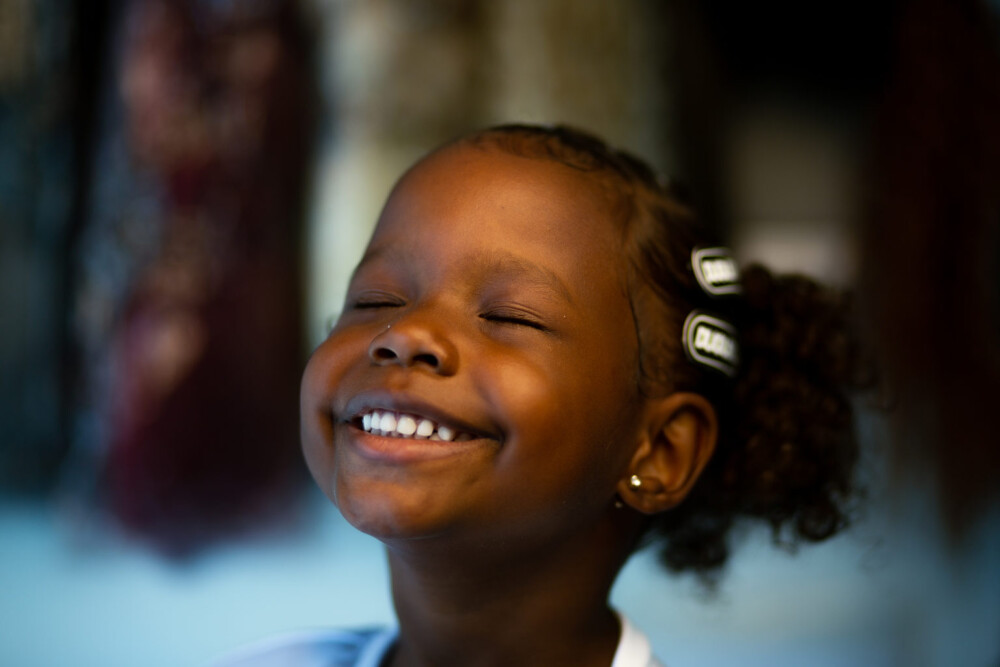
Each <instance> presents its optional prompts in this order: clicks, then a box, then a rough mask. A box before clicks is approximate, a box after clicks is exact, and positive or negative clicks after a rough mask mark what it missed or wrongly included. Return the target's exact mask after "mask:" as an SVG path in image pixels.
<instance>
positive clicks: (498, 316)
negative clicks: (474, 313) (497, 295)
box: [479, 309, 549, 331]
mask: <svg viewBox="0 0 1000 667" xmlns="http://www.w3.org/2000/svg"><path fill="white" fill-rule="evenodd" d="M479 317H480V318H481V319H484V320H486V321H487V322H492V323H495V324H509V325H512V326H522V327H530V328H532V329H538V330H539V331H549V328H548V327H547V326H545V324H543V323H542V322H541V320H539V319H538V318H537V317H535V316H533V315H531V314H529V313H525V312H523V311H519V310H507V309H503V310H491V311H487V312H485V313H482V314H481V315H480V316H479Z"/></svg>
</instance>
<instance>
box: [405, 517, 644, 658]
mask: <svg viewBox="0 0 1000 667" xmlns="http://www.w3.org/2000/svg"><path fill="white" fill-rule="evenodd" d="M617 519H618V520H616V517H612V516H609V517H608V520H607V521H604V522H602V523H601V524H599V525H598V526H597V527H595V528H593V529H591V530H590V531H588V533H589V534H586V535H577V536H570V537H569V538H568V539H563V540H561V541H559V543H558V544H557V545H555V546H553V545H551V544H550V545H547V546H545V547H544V548H542V547H535V548H532V549H526V550H524V551H522V552H519V553H516V554H511V552H510V550H509V548H507V547H506V545H502V544H499V545H498V544H488V543H487V544H484V543H482V542H478V543H477V544H474V545H472V544H466V545H461V544H456V543H455V542H454V541H445V540H440V541H439V540H433V539H432V540H420V541H417V542H413V543H403V544H393V543H390V544H388V545H387V546H388V553H389V567H390V572H391V577H392V592H393V600H394V602H395V606H396V613H397V616H398V618H399V626H400V635H399V636H400V639H399V643H398V646H397V650H396V652H395V654H394V656H393V661H392V667H418V666H420V667H423V666H427V665H468V666H470V667H490V666H493V665H522V666H524V667H529V666H532V665H553V664H574V665H580V666H590V665H593V666H594V667H597V666H601V667H607V666H608V665H610V664H611V660H612V657H613V655H614V652H615V649H616V647H617V644H618V638H619V634H620V628H619V624H618V620H617V618H616V617H615V616H614V614H613V613H612V612H611V610H610V608H609V607H608V604H607V599H608V594H609V592H610V590H611V585H612V584H613V583H614V579H615V576H616V575H617V573H618V571H619V569H621V566H622V564H623V563H624V561H625V559H626V558H627V557H628V553H629V552H630V550H631V546H632V543H633V540H632V539H629V538H630V534H632V535H634V526H632V525H631V522H630V521H624V522H623V521H621V520H620V518H617ZM623 524H624V525H623Z"/></svg>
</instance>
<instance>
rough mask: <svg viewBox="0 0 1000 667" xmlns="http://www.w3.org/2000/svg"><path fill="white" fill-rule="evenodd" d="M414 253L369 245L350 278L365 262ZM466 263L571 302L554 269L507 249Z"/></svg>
mask: <svg viewBox="0 0 1000 667" xmlns="http://www.w3.org/2000/svg"><path fill="white" fill-rule="evenodd" d="M414 254H415V253H414V252H413V251H412V250H411V249H409V248H398V247H393V246H382V247H376V248H371V249H369V251H368V252H367V253H365V256H364V257H363V258H362V259H361V261H360V262H359V263H358V265H357V267H355V269H354V272H353V274H352V279H353V277H354V276H356V275H358V274H359V273H361V271H362V269H363V268H364V267H365V266H367V265H369V264H371V263H374V262H375V261H378V260H381V261H385V262H388V263H390V264H393V265H395V264H402V263H405V262H406V260H407V259H409V258H410V257H412V256H413V255H414ZM470 263H471V264H473V265H474V266H475V267H476V268H477V269H479V270H481V271H482V273H483V274H484V275H485V276H486V277H485V278H484V281H488V280H489V279H490V278H495V277H509V278H517V279H518V280H522V281H525V282H527V283H528V284H530V285H533V286H537V287H542V288H545V289H548V290H550V291H552V292H555V293H556V294H558V295H559V296H560V297H562V298H563V299H564V300H565V301H566V302H568V303H570V304H574V303H575V299H574V298H573V294H572V293H571V292H570V290H569V287H568V286H567V285H566V283H565V282H564V281H563V280H562V278H560V277H559V276H558V275H557V274H556V273H555V272H554V271H552V270H551V269H548V268H546V267H544V266H541V265H539V264H536V263H534V262H532V261H530V260H528V259H526V258H524V257H521V256H519V255H516V254H514V253H512V252H509V251H507V250H502V249H501V250H489V251H484V252H481V253H478V254H476V255H474V256H473V257H472V259H471V262H470Z"/></svg>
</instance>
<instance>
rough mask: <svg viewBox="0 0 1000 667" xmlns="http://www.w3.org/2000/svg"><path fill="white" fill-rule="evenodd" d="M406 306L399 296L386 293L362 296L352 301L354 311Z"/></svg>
mask: <svg viewBox="0 0 1000 667" xmlns="http://www.w3.org/2000/svg"><path fill="white" fill-rule="evenodd" d="M404 305H406V304H405V302H404V301H403V300H402V299H400V298H399V297H397V296H393V295H391V294H384V293H375V294H361V295H359V296H357V297H355V298H354V299H353V300H352V301H351V309H352V310H375V309H378V308H399V307H400V306H404Z"/></svg>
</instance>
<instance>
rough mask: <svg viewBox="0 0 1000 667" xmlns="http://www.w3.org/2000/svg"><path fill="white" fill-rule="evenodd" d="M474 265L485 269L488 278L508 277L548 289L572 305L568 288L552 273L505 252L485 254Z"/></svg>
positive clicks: (496, 251)
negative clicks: (495, 276) (496, 276)
mask: <svg viewBox="0 0 1000 667" xmlns="http://www.w3.org/2000/svg"><path fill="white" fill-rule="evenodd" d="M476 264H477V265H479V266H483V267H485V269H486V271H487V272H488V274H489V275H490V276H494V275H499V276H510V277H516V278H518V279H519V280H524V281H526V282H528V283H529V284H532V285H536V286H539V287H542V288H547V289H550V290H552V291H554V292H556V293H557V294H559V296H561V297H562V298H563V299H565V300H566V301H567V302H568V303H570V304H572V303H574V300H573V295H572V293H571V292H570V291H569V287H567V286H566V283H565V282H564V281H563V280H562V278H560V277H559V276H558V275H557V274H556V273H555V272H554V271H552V270H551V269H548V268H546V267H544V266H540V265H538V264H535V263H534V262H532V261H529V260H527V259H525V258H524V257H520V256H518V255H515V254H513V253H510V252H507V251H506V250H492V251H489V252H485V253H483V254H482V256H481V257H478V258H477V259H476Z"/></svg>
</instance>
